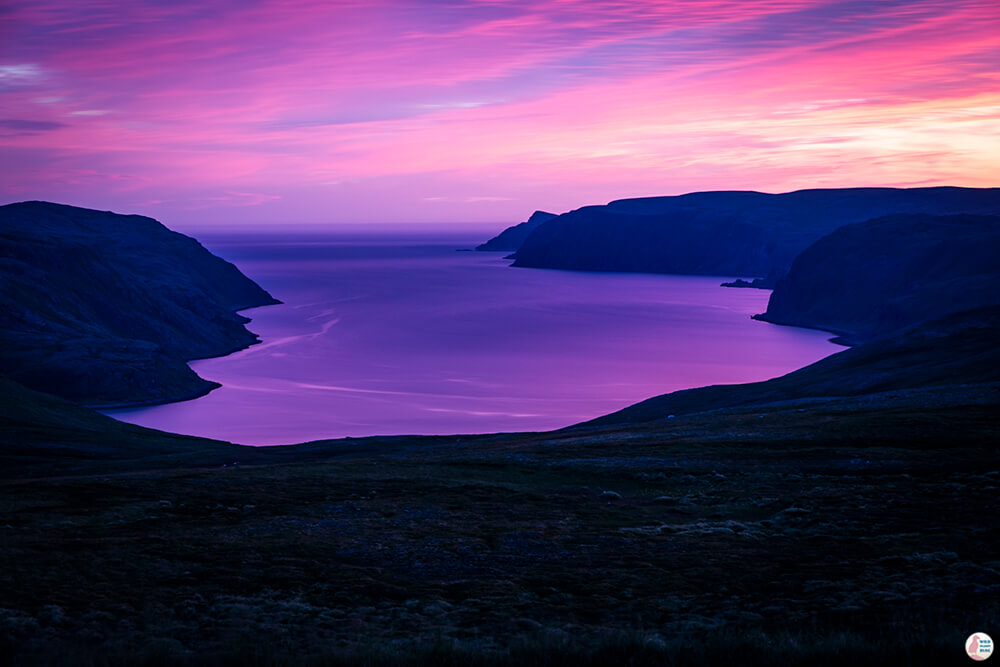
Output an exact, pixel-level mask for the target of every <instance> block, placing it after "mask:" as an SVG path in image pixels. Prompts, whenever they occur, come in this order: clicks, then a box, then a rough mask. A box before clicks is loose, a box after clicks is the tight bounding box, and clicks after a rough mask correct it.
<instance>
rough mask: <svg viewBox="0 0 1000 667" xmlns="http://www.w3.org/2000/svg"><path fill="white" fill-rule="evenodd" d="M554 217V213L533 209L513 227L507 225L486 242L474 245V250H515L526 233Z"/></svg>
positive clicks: (522, 241) (526, 236) (526, 235)
mask: <svg viewBox="0 0 1000 667" xmlns="http://www.w3.org/2000/svg"><path fill="white" fill-rule="evenodd" d="M554 217H556V214H555V213H546V212H545V211H535V212H534V213H532V214H531V217H530V218H528V219H527V220H526V221H525V222H522V223H520V224H517V225H514V226H513V227H508V228H507V229H505V230H503V231H502V232H500V233H499V234H497V235H496V236H494V237H493V238H491V239H490V240H489V241H487V242H486V243H481V244H479V245H478V246H476V250H487V251H501V252H511V251H513V250H517V249H518V248H520V247H521V244H522V243H524V240H525V239H526V238H528V235H529V234H531V232H533V231H535V229H536V228H537V227H538V226H539V225H540V224H542V223H543V222H546V221H547V220H551V219H552V218H554Z"/></svg>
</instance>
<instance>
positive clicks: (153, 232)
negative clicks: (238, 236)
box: [0, 202, 277, 406]
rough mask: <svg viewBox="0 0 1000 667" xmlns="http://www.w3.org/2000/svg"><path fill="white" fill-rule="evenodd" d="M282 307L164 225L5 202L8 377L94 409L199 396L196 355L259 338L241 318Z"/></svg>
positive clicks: (2, 281) (3, 317) (0, 252)
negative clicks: (251, 310) (269, 307)
mask: <svg viewBox="0 0 1000 667" xmlns="http://www.w3.org/2000/svg"><path fill="white" fill-rule="evenodd" d="M273 303H277V301H276V300H275V299H274V298H273V297H272V296H271V295H270V294H268V293H267V292H266V291H264V290H263V289H261V288H260V287H259V286H258V285H257V284H256V283H254V282H253V281H252V280H250V279H249V278H247V277H246V276H244V275H243V274H242V273H240V271H239V270H238V269H237V268H236V267H235V266H233V265H232V264H230V263H229V262H226V261H225V260H223V259H220V258H219V257H216V256H215V255H213V254H212V253H210V252H209V251H207V250H206V249H205V248H204V247H202V246H201V244H199V243H198V242H197V241H196V240H194V239H193V238H190V237H188V236H184V235H183V234H178V233H176V232H173V231H171V230H169V229H167V228H166V227H164V226H163V225H161V224H160V223H159V222H157V221H156V220H153V219H152V218H147V217H143V216H138V215H118V214H115V213H111V212H107V211H95V210H90V209H85V208H78V207H74V206H65V205H61V204H52V203H48V202H23V203H18V204H8V205H6V206H0V374H2V375H3V376H5V377H7V378H10V379H12V380H14V381H16V382H19V383H20V384H22V385H24V386H26V387H30V388H32V389H36V390H39V391H43V392H47V393H50V394H54V395H56V396H61V397H64V398H68V399H72V400H74V401H77V402H79V403H82V404H86V405H95V406H111V405H139V404H151V403H160V402H167V401H175V400H181V399H186V398H193V397H195V396H199V395H202V394H205V393H207V392H208V391H210V390H211V389H213V388H214V387H216V386H217V385H216V384H215V383H212V382H208V381H206V380H203V379H202V378H200V377H198V376H197V375H196V374H195V373H194V372H193V371H192V370H191V369H190V368H189V367H188V365H187V363H186V362H187V361H188V360H191V359H199V358H205V357H214V356H220V355H224V354H228V353H230V352H234V351H236V350H239V349H241V348H244V347H246V346H248V345H251V344H253V343H255V342H257V337H256V336H255V335H254V334H253V333H251V332H250V331H248V330H247V329H246V327H245V326H244V325H245V324H246V323H247V322H248V321H249V320H248V319H247V318H245V317H243V316H241V315H239V314H238V313H237V312H236V311H238V310H242V309H244V308H251V307H255V306H263V305H268V304H273Z"/></svg>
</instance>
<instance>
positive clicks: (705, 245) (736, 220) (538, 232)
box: [514, 187, 1000, 286]
mask: <svg viewBox="0 0 1000 667" xmlns="http://www.w3.org/2000/svg"><path fill="white" fill-rule="evenodd" d="M896 213H924V214H929V215H947V214H957V213H970V214H984V215H1000V189H998V188H983V189H977V188H953V187H938V188H910V189H897V188H845V189H838V190H799V191H797V192H789V193H785V194H777V195H772V194H764V193H761V192H695V193H691V194H686V195H680V196H676V197H647V198H640V199H622V200H618V201H613V202H611V203H609V204H606V205H604V206H586V207H583V208H580V209H576V210H574V211H569V212H568V213H563V214H562V215H559V216H556V217H555V218H552V219H550V220H546V221H544V222H542V223H541V224H540V225H538V226H537V227H536V228H535V229H534V230H533V231H531V233H530V234H529V235H528V236H527V237H526V238H525V239H524V241H523V242H522V243H521V245H520V246H519V247H518V248H517V251H516V252H515V253H514V258H515V261H514V266H519V267H533V268H549V269H574V270H584V271H640V272H648V273H681V274H698V275H723V276H724V275H731V276H742V277H750V276H754V277H759V278H766V279H767V282H766V284H765V285H764V286H773V285H774V283H775V281H776V280H777V279H778V278H780V277H782V276H783V275H784V274H785V273H786V272H787V271H788V268H789V267H790V266H791V263H792V260H793V259H795V257H796V256H797V255H798V254H799V253H800V252H802V251H803V250H805V248H807V247H808V246H809V245H811V244H812V243H814V242H815V241H817V240H819V239H820V238H822V237H823V236H825V235H827V234H829V233H830V232H832V231H834V230H835V229H837V228H839V227H842V226H843V225H846V224H851V223H856V222H863V221H865V220H868V219H871V218H875V217H879V216H884V215H890V214H896Z"/></svg>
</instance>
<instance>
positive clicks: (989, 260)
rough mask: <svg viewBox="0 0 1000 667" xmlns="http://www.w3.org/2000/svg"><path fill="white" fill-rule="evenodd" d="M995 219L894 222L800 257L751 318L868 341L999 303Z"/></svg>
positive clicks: (841, 236)
mask: <svg viewBox="0 0 1000 667" xmlns="http://www.w3.org/2000/svg"><path fill="white" fill-rule="evenodd" d="M998 258H1000V217H996V216H976V215H951V216H930V215H894V216H889V217H885V218H878V219H875V220H870V221H868V222H863V223H858V224H855V225H847V226H845V227H841V228H840V229H838V230H836V231H834V232H833V233H832V234H830V235H829V236H826V237H824V238H822V239H820V240H819V241H817V242H816V243H814V244H813V245H811V246H810V247H809V248H807V249H806V250H805V251H803V252H802V254H801V255H799V256H798V257H797V258H796V259H795V262H794V263H793V264H792V267H791V270H790V271H789V273H788V275H787V276H786V277H785V278H783V279H781V280H780V281H778V284H777V285H776V286H775V288H774V292H773V293H772V294H771V298H770V300H769V301H768V304H767V312H766V313H764V314H762V315H759V316H758V318H759V319H762V320H765V321H768V322H775V323H778V324H792V325H795V326H804V327H812V328H817V329H826V330H829V331H835V332H841V333H844V334H845V335H846V336H847V337H849V338H850V339H852V340H857V341H863V340H870V339H871V338H873V337H876V336H885V335H888V334H890V333H892V332H893V331H896V330H898V329H900V328H902V327H907V326H912V325H914V324H917V323H919V322H922V321H924V320H927V319H931V318H937V317H941V316H943V315H947V314H948V313H954V312H958V311H961V310H968V309H972V308H978V307H981V306H988V305H992V304H996V303H998V302H1000V296H998V289H997V288H998V285H1000V283H998V279H1000V261H998Z"/></svg>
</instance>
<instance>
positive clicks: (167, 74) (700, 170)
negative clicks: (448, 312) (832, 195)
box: [0, 0, 1000, 228]
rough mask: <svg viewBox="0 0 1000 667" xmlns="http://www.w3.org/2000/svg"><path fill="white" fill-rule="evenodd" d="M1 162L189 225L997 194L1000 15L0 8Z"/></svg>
mask: <svg viewBox="0 0 1000 667" xmlns="http://www.w3.org/2000/svg"><path fill="white" fill-rule="evenodd" d="M0 167H2V169H3V173H4V176H3V179H2V181H0V201H2V202H8V201H19V200H24V199H47V200H52V201H59V202H64V203H70V204H77V205H82V206H90V207H94V208H101V209H112V210H116V211H120V212H134V213H144V214H147V215H152V216H154V217H157V218H159V219H161V220H163V221H164V222H166V223H167V224H168V225H171V226H177V227H179V228H184V227H188V228H191V226H194V227H199V226H202V227H203V226H206V225H210V224H218V225H223V224H233V225H243V224H262V223H286V224H299V223H305V224H310V223H326V222H332V223H337V222H340V223H344V222H368V221H374V222H421V221H424V222H426V221H442V222H449V221H454V222H462V221H466V222H472V221H478V222H482V221H488V222H497V223H510V222H516V221H519V220H523V219H525V218H526V217H527V216H528V215H529V214H530V213H531V211H532V210H534V209H536V208H539V209H547V210H552V211H556V212H559V211H564V210H568V209H570V208H576V207H578V206H581V205H584V204H591V203H603V202H606V201H608V200H610V199H615V198H620V197H629V196H641V195H654V194H677V193H682V192H688V191H693V190H711V189H756V190H764V191H770V192H780V191H787V190H793V189H798V188H806V187H840V186H855V185H938V184H951V185H967V186H997V185H1000V182H998V179H997V174H1000V2H997V0H949V1H947V2H946V1H944V0H930V1H924V0H880V1H869V0H865V1H856V2H822V1H815V0H704V1H701V0H687V1H682V2H644V1H642V0H629V1H612V0H604V1H601V0H598V1H594V0H586V1H583V0H542V1H538V2H520V1H513V2H500V1H492V0H454V1H445V0H440V1H432V2H378V1H375V2H371V1H365V2H336V1H335V2H311V1H309V0H290V1H280V2H279V1H270V0H262V1H254V0H240V1H232V2H208V3H206V2H188V1H186V0H180V1H176V2H165V1H162V0H158V1H152V0H146V1H143V0H134V1H129V2H125V1H120V2H112V1H104V2H101V1H92V0H81V1H78V2H71V1H68V0H67V1H65V2H52V1H51V0H5V1H4V3H3V4H2V6H0Z"/></svg>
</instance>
